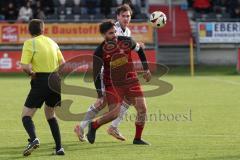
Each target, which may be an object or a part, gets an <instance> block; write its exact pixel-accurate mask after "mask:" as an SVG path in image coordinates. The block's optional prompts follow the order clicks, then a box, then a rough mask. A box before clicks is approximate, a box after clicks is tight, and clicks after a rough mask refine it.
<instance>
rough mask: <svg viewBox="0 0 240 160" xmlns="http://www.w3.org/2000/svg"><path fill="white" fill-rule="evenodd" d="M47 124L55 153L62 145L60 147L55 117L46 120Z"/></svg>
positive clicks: (59, 136)
mask: <svg viewBox="0 0 240 160" xmlns="http://www.w3.org/2000/svg"><path fill="white" fill-rule="evenodd" d="M48 124H49V126H50V129H51V132H52V136H53V138H54V141H55V144H56V151H58V150H59V149H61V147H62V145H61V135H60V130H59V126H58V122H57V119H56V118H55V117H54V118H51V119H48Z"/></svg>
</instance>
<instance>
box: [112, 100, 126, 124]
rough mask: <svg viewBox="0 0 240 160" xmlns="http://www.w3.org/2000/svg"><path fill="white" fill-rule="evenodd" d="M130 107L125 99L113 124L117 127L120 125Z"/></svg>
mask: <svg viewBox="0 0 240 160" xmlns="http://www.w3.org/2000/svg"><path fill="white" fill-rule="evenodd" d="M128 108H129V105H128V104H127V103H126V102H124V101H123V103H122V104H121V106H120V113H119V115H118V117H117V118H116V119H115V120H113V121H112V124H111V126H113V127H116V128H117V127H118V126H119V124H120V123H121V121H122V120H123V117H124V115H125V114H126V113H127V110H128Z"/></svg>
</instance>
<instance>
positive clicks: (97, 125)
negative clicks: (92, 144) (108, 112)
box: [92, 121, 100, 129]
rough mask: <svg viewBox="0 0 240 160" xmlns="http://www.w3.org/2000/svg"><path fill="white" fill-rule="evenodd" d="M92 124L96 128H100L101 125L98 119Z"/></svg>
mask: <svg viewBox="0 0 240 160" xmlns="http://www.w3.org/2000/svg"><path fill="white" fill-rule="evenodd" d="M92 126H93V128H94V129H98V128H99V127H100V125H99V124H98V122H97V121H94V122H93V124H92Z"/></svg>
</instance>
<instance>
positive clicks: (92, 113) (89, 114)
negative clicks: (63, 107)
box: [80, 105, 98, 129]
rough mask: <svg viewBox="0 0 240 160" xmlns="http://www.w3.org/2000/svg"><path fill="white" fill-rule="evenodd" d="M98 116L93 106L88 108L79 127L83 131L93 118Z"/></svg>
mask: <svg viewBox="0 0 240 160" xmlns="http://www.w3.org/2000/svg"><path fill="white" fill-rule="evenodd" d="M97 114H98V110H97V109H96V107H95V106H94V105H91V106H90V107H89V108H88V111H87V113H86V116H85V118H84V119H83V120H82V121H81V123H80V126H81V127H82V128H83V129H84V128H86V127H87V126H88V124H89V123H90V122H91V120H92V119H93V118H95V116H96V115H97Z"/></svg>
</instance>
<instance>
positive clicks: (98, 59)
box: [93, 47, 103, 98]
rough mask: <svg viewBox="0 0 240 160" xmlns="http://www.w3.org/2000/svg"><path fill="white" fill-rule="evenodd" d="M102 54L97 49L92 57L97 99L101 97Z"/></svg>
mask: <svg viewBox="0 0 240 160" xmlns="http://www.w3.org/2000/svg"><path fill="white" fill-rule="evenodd" d="M101 55H102V53H101V51H100V49H99V47H98V48H97V49H96V51H95V52H94V55H93V80H94V85H95V88H96V91H97V93H98V97H99V98H100V97H103V93H102V86H101V77H100V74H101V68H102V66H103V60H102V56H101Z"/></svg>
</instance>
